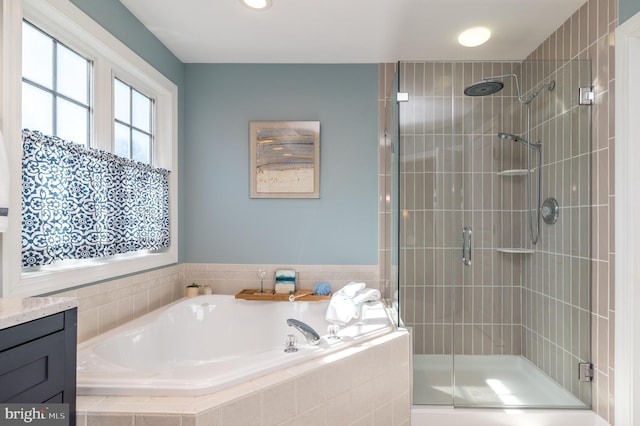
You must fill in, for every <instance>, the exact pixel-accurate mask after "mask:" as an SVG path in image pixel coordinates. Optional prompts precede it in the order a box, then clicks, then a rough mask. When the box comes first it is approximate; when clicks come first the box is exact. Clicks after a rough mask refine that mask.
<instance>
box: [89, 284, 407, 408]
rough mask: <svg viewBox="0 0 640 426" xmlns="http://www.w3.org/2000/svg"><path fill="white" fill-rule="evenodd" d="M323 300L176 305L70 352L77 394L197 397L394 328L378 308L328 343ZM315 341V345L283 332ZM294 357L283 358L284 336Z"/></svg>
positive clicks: (207, 300)
mask: <svg viewBox="0 0 640 426" xmlns="http://www.w3.org/2000/svg"><path fill="white" fill-rule="evenodd" d="M328 303H329V302H328V301H313V302H306V301H295V302H270V301H269V302H266V301H265V302H263V301H247V300H237V299H235V298H234V297H233V296H228V295H209V296H198V297H195V298H190V299H181V300H179V301H177V302H175V303H173V304H170V305H168V306H166V307H164V308H162V309H159V310H157V311H154V312H151V313H149V314H147V315H145V316H143V317H140V318H138V319H136V320H133V321H131V322H129V323H126V324H123V325H122V326H119V327H117V328H115V329H113V330H110V331H108V332H106V333H104V334H102V335H99V336H96V337H95V338H93V339H90V340H88V341H86V342H84V343H82V344H80V345H79V346H78V368H77V393H78V395H147V396H172V395H174V396H178V395H203V394H208V393H212V392H216V391H218V390H221V389H224V388H227V387H230V386H234V385H236V384H239V383H241V382H245V381H247V380H251V379H253V378H256V377H259V376H263V375H265V374H268V373H270V372H273V371H276V370H279V369H282V368H284V367H289V366H292V365H295V364H298V363H302V362H304V361H307V360H310V359H313V358H316V357H320V356H324V355H327V354H329V353H331V352H335V351H341V350H344V349H346V348H348V347H349V346H351V345H354V344H356V343H360V342H363V341H364V340H366V339H373V338H375V337H377V336H380V335H382V334H384V333H388V332H391V331H393V330H395V327H394V325H393V323H392V322H391V320H390V319H389V316H388V315H387V312H386V308H385V306H384V304H383V303H382V302H375V303H368V304H365V306H364V307H363V310H362V315H361V318H360V319H359V320H358V321H357V322H355V323H353V324H350V325H348V326H347V327H344V328H342V329H340V330H339V332H338V336H339V337H340V339H330V338H328V334H327V326H328V323H327V321H326V320H325V319H324V316H325V312H326V309H327V306H328ZM287 318H295V319H298V320H300V321H303V322H304V323H306V324H308V325H310V326H311V327H312V328H314V329H315V330H316V331H317V332H318V334H320V335H321V336H322V339H321V342H320V344H319V345H317V346H312V345H310V344H308V343H307V342H306V340H305V338H304V337H303V335H302V334H301V333H299V332H298V331H297V330H296V329H294V328H293V327H289V326H287V323H286V320H287ZM289 334H292V335H294V336H295V337H296V338H297V340H298V351H297V352H293V353H285V352H284V342H285V339H286V337H287V335H289Z"/></svg>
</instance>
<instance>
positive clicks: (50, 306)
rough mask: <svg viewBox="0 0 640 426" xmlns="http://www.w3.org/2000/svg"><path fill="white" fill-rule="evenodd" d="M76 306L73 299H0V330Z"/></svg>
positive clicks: (76, 303)
mask: <svg viewBox="0 0 640 426" xmlns="http://www.w3.org/2000/svg"><path fill="white" fill-rule="evenodd" d="M77 306H78V301H77V299H76V298H75V297H29V298H25V299H18V298H3V297H0V330H2V329H4V328H8V327H13V326H14V325H19V324H22V323H25V322H29V321H32V320H35V319H38V318H42V317H46V316H49V315H53V314H57V313H58V312H62V311H66V310H67V309H71V308H75V307H77Z"/></svg>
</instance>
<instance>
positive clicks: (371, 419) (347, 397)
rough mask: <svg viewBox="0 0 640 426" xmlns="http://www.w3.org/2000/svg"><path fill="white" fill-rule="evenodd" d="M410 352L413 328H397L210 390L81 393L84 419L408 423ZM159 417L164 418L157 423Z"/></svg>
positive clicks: (85, 423)
mask: <svg viewBox="0 0 640 426" xmlns="http://www.w3.org/2000/svg"><path fill="white" fill-rule="evenodd" d="M409 359H410V347H409V334H408V333H407V332H406V331H404V330H399V331H394V332H392V333H390V334H386V335H383V336H380V337H377V338H375V339H373V340H370V341H368V342H363V344H360V345H358V346H357V347H354V348H353V349H352V350H349V351H342V352H338V353H334V354H330V355H327V356H325V357H323V358H321V359H317V360H312V361H309V362H306V363H303V364H300V365H296V366H293V367H289V368H286V369H284V370H280V371H277V372H275V373H272V374H269V375H267V376H263V377H260V378H258V379H255V380H252V381H249V382H246V383H243V384H240V385H238V386H234V387H232V388H229V389H226V390H223V391H220V392H216V393H213V394H209V395H202V396H195V397H194V396H191V397H117V396H109V397H99V396H81V397H78V426H90V425H92V424H101V425H114V426H115V425H134V424H135V425H140V424H141V425H146V424H149V425H151V424H153V425H157V424H167V425H181V426H185V425H193V426H210V425H218V424H219V425H225V426H234V425H237V426H246V425H265V426H267V425H302V424H304V425H320V426H324V425H327V426H329V425H335V424H344V425H356V424H385V425H390V424H392V425H397V426H405V425H406V426H408V425H409V424H410V407H411V402H410V380H411V378H410V376H411V373H410V362H409ZM283 402H286V403H283ZM159 418H162V422H163V423H154V422H155V421H157V420H159ZM165 422H166V423H165Z"/></svg>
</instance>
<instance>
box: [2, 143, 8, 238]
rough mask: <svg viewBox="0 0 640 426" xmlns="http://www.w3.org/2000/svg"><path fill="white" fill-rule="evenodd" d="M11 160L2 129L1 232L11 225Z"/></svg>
mask: <svg viewBox="0 0 640 426" xmlns="http://www.w3.org/2000/svg"><path fill="white" fill-rule="evenodd" d="M8 214H9V161H8V160H7V150H6V149H5V146H4V138H3V137H2V131H0V232H6V230H7V228H8V226H9V218H8V217H7V216H8Z"/></svg>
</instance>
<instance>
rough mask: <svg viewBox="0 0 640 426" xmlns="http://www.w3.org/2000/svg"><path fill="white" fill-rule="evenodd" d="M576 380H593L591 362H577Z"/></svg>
mask: <svg viewBox="0 0 640 426" xmlns="http://www.w3.org/2000/svg"><path fill="white" fill-rule="evenodd" d="M578 380H580V381H581V382H592V381H593V364H591V363H590V362H579V363H578Z"/></svg>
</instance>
